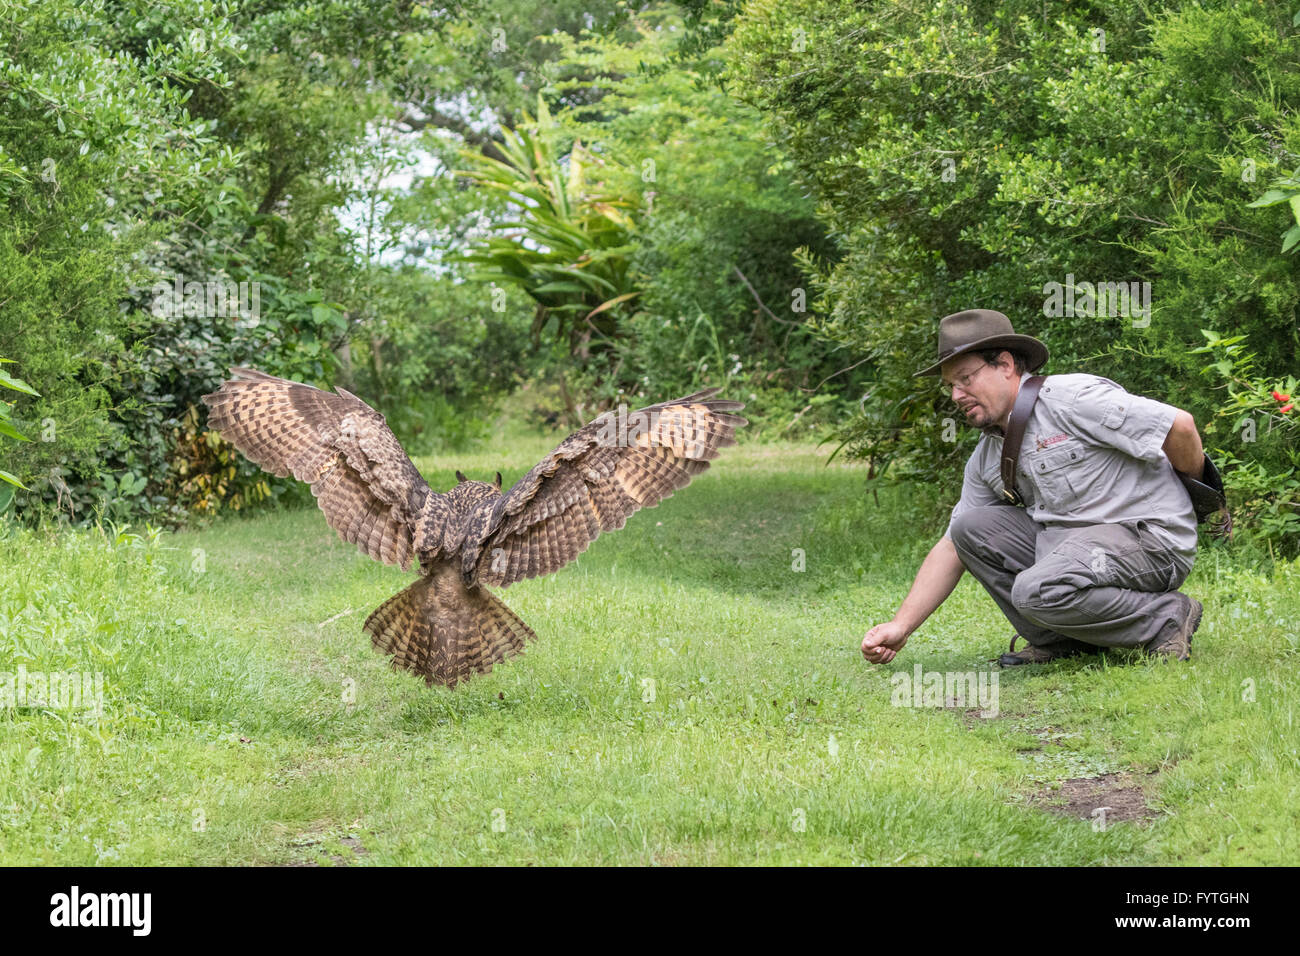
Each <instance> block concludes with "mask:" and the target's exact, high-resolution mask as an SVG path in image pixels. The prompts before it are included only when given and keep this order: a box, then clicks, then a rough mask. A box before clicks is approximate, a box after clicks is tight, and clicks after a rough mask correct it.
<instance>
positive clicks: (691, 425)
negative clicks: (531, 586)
mask: <svg viewBox="0 0 1300 956" xmlns="http://www.w3.org/2000/svg"><path fill="white" fill-rule="evenodd" d="M719 391H720V390H719V389H716V388H711V389H706V390H705V391H702V392H696V393H695V394H694V395H687V396H686V397H684V398H679V399H676V400H675V401H671V402H664V403H662V404H659V405H651V406H649V407H647V408H642V409H640V410H638V411H636V412H632V413H626V412H623V413H621V414H620V413H615V412H607V413H606V414H605V415H602V416H601V417H600V418H597V419H596V420H595V421H593V422H591V423H589V424H587V425H584V426H583V427H582V428H580V429H578V431H576V432H574V433H573V434H572V435H570V436H569V437H568V438H566V439H565V440H564V441H563V442H561V443H560V445H559V447H558V448H556V449H555V450H554V451H553V452H551V453H550V454H549V455H547V456H546V457H545V458H544V459H542V461H540V462H539V463H538V464H537V466H536V467H534V468H533V469H532V470H531V471H530V472H528V474H526V475H524V477H523V478H521V479H519V481H518V482H516V483H515V485H514V486H513V487H512V488H511V489H510V490H509V491H508V492H506V493H505V494H504V495H502V496H500V497H499V498H495V499H493V500H491V501H486V502H484V503H483V504H482V505H481V506H480V509H479V511H478V512H477V513H476V514H475V515H474V516H473V517H472V518H471V521H470V526H469V531H468V534H467V535H466V540H465V544H464V546H463V549H462V552H461V559H462V564H461V571H462V574H463V575H464V576H465V578H466V579H467V580H468V581H472V582H475V583H482V584H495V585H500V586H502V587H504V586H506V585H510V584H513V583H514V582H516V581H521V580H523V579H524V578H532V577H537V576H539V575H543V574H551V573H552V572H554V571H558V570H559V569H560V568H562V567H564V565H566V564H568V563H569V562H570V561H572V560H573V559H574V558H576V557H577V556H578V555H579V554H581V553H582V552H583V551H585V550H587V547H588V546H589V545H590V544H591V542H592V541H594V540H596V537H597V536H598V535H599V534H600V533H601V532H602V531H613V530H615V529H617V528H621V527H623V525H624V524H626V523H627V519H628V517H629V516H630V515H631V514H632V513H633V512H635V511H637V510H639V509H641V508H652V507H654V506H655V505H657V504H658V503H659V502H660V501H662V500H663V499H664V498H667V497H669V496H670V495H671V494H672V493H673V492H674V491H676V490H677V489H679V488H685V487H686V485H688V484H689V483H690V481H691V479H692V478H694V477H695V476H696V475H698V474H699V473H700V472H702V471H704V470H705V469H706V468H708V467H709V461H710V460H711V459H714V458H716V457H718V450H719V449H720V448H724V447H726V446H728V445H734V444H735V443H736V438H735V431H736V429H737V428H739V427H741V426H743V425H747V424H748V422H747V421H746V420H745V419H744V418H741V417H740V416H739V415H733V414H731V413H732V412H737V411H740V410H741V409H742V408H744V405H742V404H741V403H740V402H731V401H725V400H721V399H716V400H715V399H713V396H714V395H716V394H717V393H718V392H719Z"/></svg>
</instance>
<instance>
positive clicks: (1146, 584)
mask: <svg viewBox="0 0 1300 956" xmlns="http://www.w3.org/2000/svg"><path fill="white" fill-rule="evenodd" d="M949 535H950V536H951V538H952V543H953V544H954V545H955V546H956V548H957V555H958V556H959V557H960V558H961V562H962V564H963V565H965V566H966V570H968V571H970V573H971V574H972V575H974V576H975V578H976V579H977V580H978V581H979V582H980V583H981V584H982V585H984V588H985V590H987V591H988V592H989V595H990V596H991V597H992V598H993V600H994V601H995V602H996V603H997V605H998V607H999V608H1001V609H1002V613H1003V614H1005V615H1006V618H1007V620H1008V621H1010V622H1011V625H1012V626H1013V627H1014V628H1015V629H1016V633H1017V634H1019V635H1020V636H1021V637H1023V638H1024V639H1025V640H1027V641H1028V642H1029V643H1031V644H1034V645H1036V646H1038V647H1046V648H1050V649H1052V650H1071V649H1075V650H1077V649H1085V648H1084V645H1093V646H1094V647H1097V646H1100V647H1141V646H1143V645H1144V644H1146V643H1147V642H1149V641H1151V640H1153V639H1154V638H1155V637H1157V636H1158V635H1159V634H1160V633H1161V631H1163V630H1164V629H1165V628H1167V627H1170V626H1173V627H1178V626H1179V625H1180V624H1181V622H1182V619H1183V617H1184V615H1185V613H1186V604H1185V602H1184V601H1183V600H1180V599H1179V596H1178V594H1177V593H1176V592H1177V590H1178V588H1179V586H1180V585H1181V584H1182V583H1183V581H1184V580H1186V578H1187V575H1188V574H1189V573H1190V572H1191V570H1192V566H1191V564H1190V563H1188V562H1187V561H1186V559H1185V558H1183V557H1182V556H1181V555H1178V554H1176V553H1175V552H1173V551H1170V550H1168V549H1167V548H1165V547H1164V546H1162V545H1161V544H1160V543H1159V542H1158V541H1157V540H1156V539H1155V538H1154V537H1153V536H1152V535H1151V533H1150V530H1149V528H1148V527H1147V524H1146V522H1144V521H1138V522H1125V523H1123V524H1099V525H1090V526H1088V527H1083V528H1048V527H1045V526H1044V525H1041V524H1038V523H1037V522H1035V521H1034V520H1033V519H1031V518H1030V517H1029V515H1028V514H1026V512H1025V510H1024V509H1023V508H1015V507H1012V506H1010V505H985V506H983V507H979V508H972V509H970V510H969V511H966V512H963V513H962V514H960V515H958V516H957V517H956V518H955V519H954V520H953V523H952V527H951V529H950V530H949ZM1086 649H1092V648H1086Z"/></svg>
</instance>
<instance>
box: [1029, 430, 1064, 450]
mask: <svg viewBox="0 0 1300 956" xmlns="http://www.w3.org/2000/svg"><path fill="white" fill-rule="evenodd" d="M1069 437H1070V436H1069V435H1066V434H1065V433H1061V434H1060V435H1053V436H1052V437H1051V438H1039V439H1037V440H1036V441H1035V442H1034V444H1036V445H1037V446H1038V450H1039V451H1042V450H1043V449H1044V448H1046V447H1048V446H1049V445H1055V444H1056V443H1057V442H1063V441H1067V440H1069Z"/></svg>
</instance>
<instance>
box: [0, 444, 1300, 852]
mask: <svg viewBox="0 0 1300 956" xmlns="http://www.w3.org/2000/svg"><path fill="white" fill-rule="evenodd" d="M556 440H557V439H556V437H555V436H550V437H543V436H524V437H520V436H514V437H513V438H512V439H511V441H510V442H509V449H508V450H503V451H501V452H498V453H475V454H471V455H458V456H448V457H446V458H439V459H438V460H430V459H422V460H420V461H418V462H417V463H418V464H419V465H420V467H421V469H422V471H423V472H424V474H425V475H426V476H427V477H428V478H429V479H430V480H431V482H432V483H433V484H434V486H435V487H446V486H447V485H449V484H450V483H451V482H452V481H453V480H454V479H453V478H452V472H453V470H454V469H455V468H457V467H459V468H462V469H463V470H465V471H466V472H467V473H469V474H470V475H471V476H472V477H478V478H488V477H490V474H491V472H492V471H494V470H496V469H497V468H498V467H500V468H501V470H503V471H505V472H506V479H507V482H509V481H512V480H514V479H515V478H517V477H519V475H521V474H522V473H523V472H524V470H526V468H527V467H528V466H529V465H531V464H532V463H533V462H534V461H536V460H537V459H538V458H539V457H541V455H542V454H543V453H544V452H545V451H546V450H548V449H549V448H550V447H551V446H552V445H553V444H554V443H555V441H556ZM825 457H826V454H825V450H824V449H823V450H820V451H819V450H817V449H815V448H812V447H808V446H760V445H746V446H742V447H740V448H735V449H730V450H728V452H727V453H726V454H724V457H723V458H722V459H720V460H719V461H718V462H716V463H715V465H714V468H713V469H712V470H711V471H710V472H709V473H707V474H706V475H705V476H703V477H702V478H701V479H699V480H697V481H696V482H695V483H694V484H693V485H692V486H691V487H690V488H688V489H686V490H685V491H683V492H681V493H679V494H678V495H677V496H676V497H674V498H673V499H671V500H670V501H668V502H666V503H664V504H663V505H662V506H661V507H659V508H657V509H654V510H648V511H643V512H641V513H640V514H638V515H636V516H635V517H633V518H632V519H631V521H629V523H628V527H627V528H625V529H624V530H623V531H620V532H617V533H614V534H611V535H607V536H604V537H602V538H601V539H600V540H598V541H597V542H596V543H595V545H593V547H592V548H591V549H590V550H589V551H588V552H587V553H586V554H585V555H583V557H582V558H581V559H580V560H579V561H578V562H577V563H576V564H575V565H571V566H570V567H568V568H566V569H565V570H564V571H562V572H561V573H559V574H558V575H556V576H554V577H552V578H549V579H544V580H535V581H527V582H523V583H521V584H518V585H516V586H514V587H512V588H510V589H508V590H507V591H506V592H505V598H506V600H507V601H508V603H509V604H510V605H511V606H512V607H513V608H514V609H515V610H516V611H517V612H518V613H519V614H520V615H521V616H522V617H523V618H524V619H525V620H526V621H528V622H529V623H530V624H531V625H532V626H533V628H534V629H535V630H536V631H537V633H538V634H539V635H540V639H539V641H538V642H537V643H536V644H534V645H533V646H532V648H531V649H530V651H529V652H528V653H527V654H526V655H524V656H523V657H520V658H516V659H515V660H513V661H511V662H509V663H507V664H505V665H502V666H499V667H498V668H497V670H496V671H495V672H494V673H492V674H491V675H488V676H487V677H484V678H479V679H476V680H474V681H472V682H470V683H469V684H468V685H465V686H463V687H462V688H460V689H458V690H456V691H446V690H443V689H440V688H435V689H432V690H431V689H428V688H427V687H426V686H425V685H424V683H423V682H422V681H420V680H418V679H415V678H413V677H410V676H408V675H405V674H399V673H394V672H392V671H390V670H389V669H388V667H387V665H386V663H385V661H384V659H382V658H380V657H379V656H378V655H376V654H374V653H373V652H372V651H371V650H370V646H369V640H368V638H367V637H366V635H365V634H364V633H362V631H361V623H362V621H363V620H364V619H365V616H366V615H367V614H368V613H369V612H370V610H371V609H372V608H373V607H375V606H376V605H377V604H379V603H380V602H381V601H383V600H384V599H385V598H387V597H388V596H389V595H391V594H392V593H394V592H396V591H397V590H399V589H400V588H401V587H403V586H404V585H405V583H406V581H407V580H408V579H409V575H406V574H403V573H402V572H400V571H398V570H396V569H393V568H386V567H382V566H380V565H378V564H376V563H374V562H372V561H370V560H369V559H367V558H365V557H363V556H361V555H360V554H359V553H358V552H357V551H356V550H355V549H354V548H353V547H352V546H350V545H346V544H344V543H342V542H341V541H339V540H338V539H337V538H336V536H335V535H334V533H333V532H332V531H331V530H330V529H329V528H328V527H327V526H326V525H325V522H324V520H323V519H322V518H321V516H320V515H319V513H318V512H316V511H314V510H303V511H299V512H284V513H277V514H270V515H261V516H256V517H252V518H248V519H233V520H225V521H221V522H219V523H217V524H215V525H213V526H212V527H210V528H207V529H204V530H201V531H196V532H192V533H186V534H178V535H164V536H163V537H162V538H160V539H159V540H158V542H157V543H156V544H155V545H154V546H152V547H150V546H148V544H147V542H145V541H139V542H133V541H131V540H130V539H123V540H122V541H121V542H114V541H112V540H111V537H112V536H111V534H110V535H109V536H105V535H104V534H101V533H97V532H80V533H71V534H63V535H61V536H57V537H44V536H42V537H38V536H34V535H31V534H29V533H25V532H19V531H16V530H14V529H12V528H11V529H8V530H7V532H5V535H6V536H5V537H4V539H3V540H2V541H0V672H4V671H8V672H14V671H16V669H17V667H18V666H19V665H22V666H23V667H25V668H26V669H27V670H28V671H45V672H51V671H67V670H76V671H98V672H102V674H103V675H104V694H105V698H106V709H105V713H104V715H103V716H102V717H101V718H100V719H98V720H97V721H96V720H90V719H84V718H69V716H68V715H67V714H66V713H62V712H58V711H53V710H49V711H41V710H32V709H25V710H24V709H20V710H9V711H7V712H0V863H5V864H26V863H60V864H96V863H98V864H158V863H162V864H214V863H215V864H275V863H291V862H319V863H324V864H327V865H329V864H331V863H336V862H347V863H349V864H352V865H375V864H408V863H425V864H427V863H438V864H461V863H474V864H477V863H510V864H574V863H576V864H601V863H631V864H656V863H657V864H691V863H717V864H744V863H781V864H793V863H832V864H834V863H899V864H926V863H929V864H970V863H977V864H978V863H984V864H1120V863H1126V864H1148V863H1181V864H1215V865H1217V864H1244V863H1268V864H1279V863H1295V862H1297V860H1300V852H1298V851H1300V836H1298V834H1300V826H1298V824H1300V757H1298V755H1300V724H1298V723H1297V719H1296V716H1297V715H1296V704H1297V694H1296V691H1297V685H1298V683H1300V679H1298V678H1297V674H1296V671H1297V667H1296V665H1297V663H1298V662H1300V655H1298V654H1297V648H1298V643H1297V637H1296V634H1297V630H1298V628H1297V625H1298V624H1300V597H1298V596H1297V594H1298V593H1300V566H1298V565H1297V564H1295V563H1293V564H1290V565H1283V564H1279V565H1277V566H1276V567H1274V568H1272V569H1271V574H1270V575H1268V576H1265V575H1262V574H1259V573H1257V572H1254V571H1250V570H1246V569H1244V568H1240V567H1237V566H1236V565H1234V564H1233V563H1232V562H1231V561H1230V559H1229V558H1227V557H1224V556H1223V555H1216V554H1215V553H1210V552H1205V551H1203V552H1202V556H1201V560H1200V562H1198V565H1197V567H1196V569H1195V570H1194V571H1193V574H1192V576H1191V578H1190V579H1189V581H1188V583H1187V584H1186V585H1185V589H1186V590H1187V591H1188V592H1189V593H1191V594H1192V595H1194V596H1196V597H1198V598H1200V599H1201V600H1202V601H1203V602H1204V603H1205V605H1206V617H1205V623H1204V624H1203V625H1202V627H1201V629H1200V631H1199V632H1198V634H1197V636H1196V641H1195V644H1194V656H1193V660H1192V661H1191V662H1188V663H1185V664H1177V663H1167V662H1157V663H1151V662H1147V661H1144V660H1139V659H1137V658H1130V657H1126V656H1120V655H1112V656H1106V657H1093V658H1088V659H1083V660H1079V659H1076V660H1071V661H1066V662H1060V663H1055V664H1052V665H1047V666H1039V667H1034V668H1020V669H1016V670H1009V671H1003V672H1000V673H999V675H998V678H999V682H998V692H999V693H998V716H996V717H988V718H984V717H981V716H979V715H978V714H977V713H975V712H974V709H973V706H968V707H965V708H942V707H921V708H915V707H900V706H893V705H891V697H892V692H893V690H894V686H893V684H891V675H892V674H894V673H895V672H904V673H907V674H911V673H912V672H913V668H914V666H915V665H916V664H918V663H919V664H920V665H921V666H922V667H923V668H924V669H925V670H926V671H944V672H964V671H972V670H974V671H979V670H988V669H989V668H991V667H992V665H990V664H988V663H987V659H988V658H990V657H992V656H994V655H995V654H996V653H997V652H999V651H1000V650H1002V649H1003V648H1004V647H1005V643H1006V638H1007V635H1008V627H1007V625H1006V622H1005V621H1003V620H1002V619H1001V617H1000V615H999V614H998V612H997V609H996V608H995V606H994V605H993V603H992V601H991V600H989V599H988V597H987V596H986V595H985V594H984V592H983V591H982V589H980V588H979V586H978V584H977V583H976V582H975V581H974V580H973V579H971V578H970V577H969V576H966V577H965V578H964V579H963V581H962V583H961V585H960V586H959V588H958V590H957V592H956V593H955V594H954V595H953V597H952V598H950V599H949V601H948V602H947V603H946V604H945V605H944V606H943V607H942V608H941V609H940V610H939V612H938V613H937V614H936V615H935V616H934V617H933V618H932V619H931V620H930V621H929V622H928V623H927V624H926V625H925V627H923V628H922V629H921V631H920V632H918V633H917V634H916V635H914V636H913V639H912V641H911V643H910V644H909V645H908V647H907V648H906V649H905V650H904V652H903V653H902V654H900V655H899V657H898V658H897V660H896V661H895V662H894V663H893V664H891V665H889V666H888V667H879V666H871V665H868V664H866V663H865V662H864V661H863V659H862V657H861V654H860V652H859V649H858V645H859V642H860V641H861V637H862V634H863V631H864V630H865V628H866V627H867V626H868V625H869V624H871V623H874V622H876V621H879V620H881V619H883V618H885V617H887V616H889V615H891V614H892V612H893V609H894V608H895V607H896V605H897V604H898V602H899V601H900V600H901V598H902V597H903V595H904V594H905V592H906V589H907V587H908V585H909V584H910V582H911V579H912V575H913V573H914V571H915V568H916V566H917V564H918V563H919V561H920V559H921V557H922V556H923V555H924V553H925V552H926V551H927V550H928V548H929V547H930V545H931V544H932V543H933V541H934V539H935V537H936V536H937V534H939V533H940V532H941V531H942V527H943V525H942V523H940V524H937V525H936V524H934V522H933V521H929V522H927V521H924V520H922V518H921V517H920V511H919V509H918V505H917V502H916V501H914V500H909V498H908V492H906V491H904V490H898V491H891V492H890V493H889V494H885V493H882V494H881V496H880V502H879V505H877V504H876V502H875V501H873V500H872V498H871V496H870V495H869V494H866V493H864V491H863V488H864V483H863V474H862V470H861V469H860V468H857V467H850V466H840V465H838V464H837V465H833V466H831V467H825V465H824V462H825ZM955 493H956V492H955V489H940V488H921V489H914V490H913V491H912V492H911V494H913V495H926V496H928V495H939V496H942V497H943V499H944V500H945V501H950V500H951V499H952V497H953V496H954V495H955ZM132 530H139V529H132ZM794 549H803V552H804V555H805V558H804V560H805V562H806V566H805V570H803V571H802V572H800V571H796V570H793V566H794V565H795V563H796V555H795V553H794ZM1216 565H1217V567H1216ZM350 696H351V697H353V698H354V703H351V704H349V703H348V698H349V697H350ZM1114 773H1119V774H1121V775H1122V779H1124V780H1126V781H1128V782H1129V785H1130V786H1134V787H1140V788H1141V797H1142V801H1143V802H1145V804H1146V805H1147V806H1148V807H1149V808H1150V814H1149V816H1148V818H1147V819H1145V820H1144V821H1142V822H1135V821H1127V822H1124V821H1122V822H1113V821H1111V822H1110V823H1109V825H1108V826H1106V827H1105V828H1104V829H1102V828H1100V827H1095V826H1094V824H1093V821H1092V820H1090V819H1076V818H1073V817H1069V816H1066V815H1063V814H1060V813H1053V812H1049V810H1048V809H1047V807H1048V806H1049V805H1050V804H1051V803H1052V802H1053V801H1054V797H1053V789H1052V788H1053V787H1054V786H1056V785H1057V784H1059V783H1060V782H1061V781H1064V780H1068V779H1072V778H1074V779H1077V778H1092V777H1097V778H1103V775H1106V774H1114ZM1103 779H1106V778H1103Z"/></svg>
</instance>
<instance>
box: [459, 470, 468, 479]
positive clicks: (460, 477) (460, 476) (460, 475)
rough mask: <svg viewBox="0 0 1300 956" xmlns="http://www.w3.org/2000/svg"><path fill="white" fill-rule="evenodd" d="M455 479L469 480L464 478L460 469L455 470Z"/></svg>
mask: <svg viewBox="0 0 1300 956" xmlns="http://www.w3.org/2000/svg"><path fill="white" fill-rule="evenodd" d="M456 480H457V481H469V479H468V478H466V477H465V475H464V473H463V472H461V471H457V472H456Z"/></svg>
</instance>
